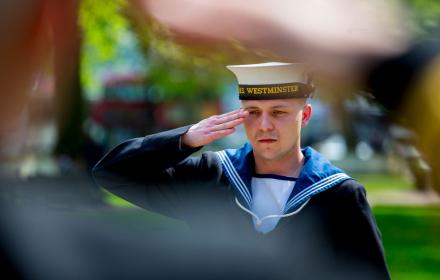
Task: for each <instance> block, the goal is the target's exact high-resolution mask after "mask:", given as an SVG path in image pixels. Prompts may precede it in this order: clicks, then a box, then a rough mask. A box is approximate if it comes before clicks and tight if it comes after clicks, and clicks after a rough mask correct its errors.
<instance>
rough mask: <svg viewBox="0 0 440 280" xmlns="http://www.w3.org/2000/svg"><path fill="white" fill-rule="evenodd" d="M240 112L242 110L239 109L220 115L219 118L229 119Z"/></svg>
mask: <svg viewBox="0 0 440 280" xmlns="http://www.w3.org/2000/svg"><path fill="white" fill-rule="evenodd" d="M240 110H241V108H238V109H236V110H233V111H230V112H227V113H224V114H221V115H218V117H219V118H223V117H227V116H230V115H233V114H236V113H238V112H240Z"/></svg>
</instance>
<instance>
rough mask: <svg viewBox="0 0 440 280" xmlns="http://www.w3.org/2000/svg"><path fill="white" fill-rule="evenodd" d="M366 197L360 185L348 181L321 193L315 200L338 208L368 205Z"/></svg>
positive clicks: (363, 188) (351, 180) (350, 180)
mask: <svg viewBox="0 0 440 280" xmlns="http://www.w3.org/2000/svg"><path fill="white" fill-rule="evenodd" d="M366 195H367V194H366V190H365V187H364V186H363V185H362V184H361V183H359V182H358V181H356V180H355V179H348V180H345V181H343V182H341V183H340V184H338V185H336V186H334V187H332V188H330V189H328V190H327V191H324V192H322V193H321V194H320V195H318V196H319V197H317V198H318V199H319V200H320V201H322V202H326V203H329V204H330V205H337V206H338V207H340V206H343V205H345V206H354V205H364V204H368V203H367V199H366Z"/></svg>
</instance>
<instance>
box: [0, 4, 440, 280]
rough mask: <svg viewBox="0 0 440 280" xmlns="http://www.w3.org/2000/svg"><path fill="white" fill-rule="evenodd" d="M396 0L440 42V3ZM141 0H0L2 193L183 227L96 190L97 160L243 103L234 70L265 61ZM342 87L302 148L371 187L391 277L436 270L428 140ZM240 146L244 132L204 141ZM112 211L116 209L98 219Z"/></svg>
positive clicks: (428, 275)
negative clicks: (166, 19) (166, 21)
mask: <svg viewBox="0 0 440 280" xmlns="http://www.w3.org/2000/svg"><path fill="white" fill-rule="evenodd" d="M400 2H402V3H403V4H404V7H405V11H406V13H407V14H406V17H407V18H406V19H407V21H406V23H407V24H408V26H407V28H408V30H407V32H408V33H409V34H411V37H412V38H413V39H412V40H414V41H420V42H422V41H433V42H440V36H439V34H440V33H439V30H440V2H438V1H434V0H407V1H403V0H402V1H400ZM139 3H142V1H129V0H113V1H103V0H81V1H80V0H78V1H75V0H69V1H51V0H39V1H17V2H16V1H8V2H6V1H3V2H2V4H0V15H1V16H2V19H1V20H0V22H2V23H1V24H0V26H1V27H0V36H1V39H0V40H1V42H2V43H1V44H0V45H2V46H0V58H1V60H0V63H1V66H0V88H1V96H2V101H1V102H0V103H2V104H1V105H0V109H1V112H0V117H1V121H0V128H1V130H0V133H1V134H0V143H1V144H0V159H1V174H2V175H1V176H2V183H1V184H2V186H1V190H2V200H4V201H6V202H8V203H11V204H17V205H24V204H27V203H30V202H35V201H38V202H42V203H43V204H47V205H49V206H51V207H54V208H55V209H64V210H68V211H72V213H73V214H71V215H86V216H87V215H95V216H93V218H97V219H112V217H113V219H114V220H115V222H117V223H120V224H121V225H122V226H123V225H124V222H122V221H123V220H124V221H126V220H127V219H139V222H140V223H146V222H148V223H153V224H154V223H157V224H158V225H159V224H160V226H159V227H164V228H172V227H173V226H175V224H174V223H175V222H173V221H168V220H166V219H165V218H162V217H161V216H159V215H157V214H154V213H148V212H143V211H140V210H138V209H137V208H135V207H134V206H132V205H130V204H129V203H128V202H125V201H123V200H122V199H119V198H116V197H114V196H112V195H111V194H109V193H107V192H104V191H102V190H101V189H99V187H98V186H96V185H94V184H93V182H92V179H91V177H90V170H91V168H92V167H93V165H94V164H95V163H96V162H97V161H98V160H99V158H100V157H102V156H103V155H104V154H105V153H106V152H107V151H109V149H111V148H112V147H114V146H115V145H117V144H118V143H120V142H122V141H124V140H126V139H129V138H133V137H139V136H142V135H146V134H150V133H154V132H158V131H162V130H166V129H170V128H175V127H178V126H182V125H186V124H190V123H194V122H197V121H198V120H201V119H202V118H204V117H208V116H210V115H213V114H218V113H222V112H226V111H229V110H232V109H235V108H237V107H238V106H239V102H238V100H237V97H236V96H237V85H236V82H235V80H234V78H233V76H232V74H231V73H229V72H228V71H227V70H226V68H225V67H224V66H225V65H226V64H230V63H231V64H239V63H256V62H263V61H264V60H265V59H267V56H266V54H265V53H264V52H262V51H259V50H250V49H247V48H245V47H243V46H242V45H241V44H240V42H236V41H234V40H231V42H229V44H228V48H227V49H226V48H223V47H224V46H223V45H218V48H215V45H214V46H213V45H210V47H209V48H206V47H204V46H202V44H201V45H200V48H199V46H198V43H197V42H198V41H197V38H193V37H191V38H188V39H187V41H185V40H183V41H182V40H181V38H176V36H175V35H174V34H173V32H171V31H170V30H169V29H168V28H167V27H166V26H164V25H162V24H160V23H159V22H158V21H156V20H155V19H154V17H153V16H152V15H151V14H149V13H148V12H147V11H146V10H144V9H142V8H141V6H142V5H140V4H139ZM344 90H346V89H344ZM334 91H335V89H331V90H330V89H325V88H324V89H322V88H319V86H318V91H317V93H316V95H315V97H314V98H313V99H312V100H311V103H312V105H313V108H314V112H313V117H312V120H311V122H310V124H309V126H308V127H307V128H306V129H305V130H304V132H303V140H302V144H303V146H306V145H311V146H312V147H314V148H315V149H317V150H318V151H320V152H321V153H323V154H324V155H325V156H326V157H328V158H329V159H330V160H332V161H333V162H334V163H335V165H337V166H339V167H341V168H343V169H345V170H346V171H347V173H349V174H350V175H351V176H353V177H354V178H356V179H358V180H359V181H360V182H361V183H362V184H363V185H365V187H366V189H367V191H368V199H369V201H370V203H371V204H372V206H373V211H374V213H375V215H376V219H377V223H378V225H379V227H380V229H381V232H382V237H383V242H384V246H385V251H386V252H385V253H386V258H387V262H388V265H389V269H390V271H391V275H392V277H393V279H424V280H425V279H438V278H439V277H440V198H439V196H438V194H437V193H438V192H440V186H436V185H435V184H433V183H432V168H431V166H430V164H429V163H428V162H427V161H426V160H425V159H424V155H423V154H422V153H421V152H420V150H419V148H418V141H419V140H418V135H417V134H416V133H415V132H414V131H412V130H411V129H410V128H408V127H405V126H402V125H401V124H399V123H397V122H394V121H393V120H392V119H390V118H389V117H388V114H389V112H388V111H387V110H385V109H384V108H383V106H381V105H380V104H378V103H377V102H376V101H375V100H374V98H372V97H371V94H369V93H368V92H367V91H364V90H359V89H352V88H350V91H351V92H350V94H345V93H344V94H343V95H342V96H343V98H341V94H337V93H336V94H335V92H334ZM244 141H245V134H244V132H243V129H242V128H240V129H239V130H238V131H237V133H235V134H234V135H232V136H229V137H227V138H225V139H221V140H219V141H217V142H215V143H213V144H211V145H209V146H208V147H205V148H204V150H207V149H208V150H220V149H224V148H226V147H239V146H240V145H242V144H243V143H244ZM433 152H435V151H433ZM437 153H438V151H437ZM102 207H104V208H105V209H112V210H111V211H109V212H106V213H104V214H103V213H100V214H99V215H98V216H96V214H93V213H95V212H93V211H92V210H91V209H96V208H100V209H101V208H102ZM127 217H131V218H127ZM0 222H2V221H0ZM127 225H128V224H127ZM133 230H136V229H135V228H134V229H133ZM17 269H18V270H20V267H18V268H17ZM23 269H26V268H23Z"/></svg>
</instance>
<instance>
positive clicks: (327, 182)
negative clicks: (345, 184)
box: [285, 173, 350, 213]
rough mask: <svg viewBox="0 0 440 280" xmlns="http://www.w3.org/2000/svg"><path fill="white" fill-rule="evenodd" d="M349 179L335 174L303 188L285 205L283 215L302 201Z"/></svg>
mask: <svg viewBox="0 0 440 280" xmlns="http://www.w3.org/2000/svg"><path fill="white" fill-rule="evenodd" d="M349 178H350V177H349V176H348V175H347V174H345V173H336V174H333V175H331V176H329V177H326V178H324V179H322V180H320V181H318V182H316V183H314V184H313V185H311V186H309V187H307V188H305V189H304V190H303V191H301V192H299V193H297V194H296V195H295V196H294V197H292V198H291V199H290V200H289V201H288V202H287V203H286V207H285V213H287V212H288V211H289V210H290V209H292V208H295V207H296V206H298V204H301V203H302V202H303V201H304V200H306V199H310V198H311V197H312V196H313V195H315V194H317V193H320V192H322V191H325V190H326V189H328V188H330V187H331V186H334V185H336V184H337V183H339V182H341V181H344V180H347V179H349Z"/></svg>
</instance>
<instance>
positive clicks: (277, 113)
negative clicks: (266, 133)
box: [272, 111, 286, 117]
mask: <svg viewBox="0 0 440 280" xmlns="http://www.w3.org/2000/svg"><path fill="white" fill-rule="evenodd" d="M272 114H273V115H274V116H275V117H279V116H283V115H285V114H286V112H284V111H273V112H272Z"/></svg>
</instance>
